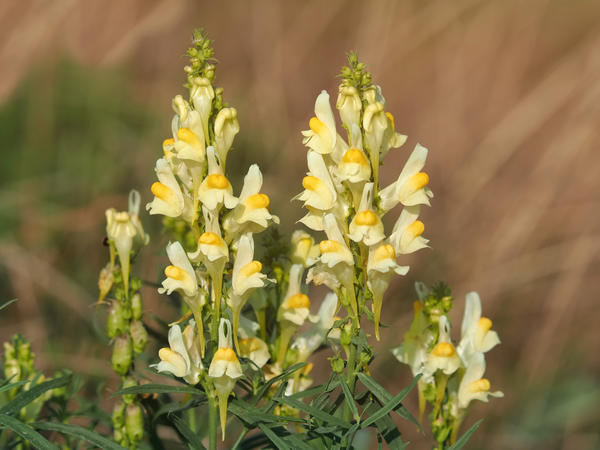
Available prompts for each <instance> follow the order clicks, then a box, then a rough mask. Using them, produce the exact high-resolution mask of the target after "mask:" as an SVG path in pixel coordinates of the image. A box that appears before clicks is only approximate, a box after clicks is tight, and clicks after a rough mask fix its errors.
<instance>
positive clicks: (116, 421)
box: [112, 402, 125, 430]
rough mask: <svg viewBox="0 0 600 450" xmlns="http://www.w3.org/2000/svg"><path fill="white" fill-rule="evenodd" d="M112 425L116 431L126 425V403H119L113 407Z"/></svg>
mask: <svg viewBox="0 0 600 450" xmlns="http://www.w3.org/2000/svg"><path fill="white" fill-rule="evenodd" d="M112 423H113V427H114V428H115V430H116V429H117V428H121V427H122V426H123V425H125V403H122V402H119V403H117V404H116V405H115V406H114V407H113V413H112Z"/></svg>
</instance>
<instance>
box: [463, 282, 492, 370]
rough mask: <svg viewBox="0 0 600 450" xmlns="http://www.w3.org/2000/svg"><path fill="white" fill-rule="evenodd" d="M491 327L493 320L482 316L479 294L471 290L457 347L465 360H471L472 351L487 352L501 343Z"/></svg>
mask: <svg viewBox="0 0 600 450" xmlns="http://www.w3.org/2000/svg"><path fill="white" fill-rule="evenodd" d="M491 328H492V321H491V320H490V319H488V318H487V317H481V300H480V298H479V294H477V292H469V293H468V294H467V299H466V306H465V313H464V316H463V321H462V328H461V340H460V342H459V344H458V348H457V350H458V354H459V355H460V357H461V359H462V360H463V361H467V360H469V359H470V355H471V354H472V353H475V352H480V353H486V352H488V351H490V350H491V349H492V348H494V347H495V346H496V345H498V344H499V343H500V338H499V337H498V333H496V332H495V331H493V330H492V329H491Z"/></svg>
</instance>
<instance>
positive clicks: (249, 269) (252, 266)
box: [240, 261, 262, 277]
mask: <svg viewBox="0 0 600 450" xmlns="http://www.w3.org/2000/svg"><path fill="white" fill-rule="evenodd" d="M261 270H262V264H261V263H260V261H251V262H249V263H248V264H246V265H245V266H244V267H242V268H241V269H240V275H243V276H245V277H249V276H251V275H254V274H255V273H258V272H260V271H261Z"/></svg>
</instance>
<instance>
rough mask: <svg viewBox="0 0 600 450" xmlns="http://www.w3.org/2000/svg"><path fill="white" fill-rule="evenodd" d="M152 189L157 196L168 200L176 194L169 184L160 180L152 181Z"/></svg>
mask: <svg viewBox="0 0 600 450" xmlns="http://www.w3.org/2000/svg"><path fill="white" fill-rule="evenodd" d="M150 191H151V192H152V193H153V194H154V196H155V197H157V198H160V199H161V200H164V201H168V199H170V198H172V197H173V196H174V195H175V194H174V193H173V191H172V190H171V188H170V187H169V186H166V185H164V184H162V183H161V182H160V181H155V182H154V183H152V186H150Z"/></svg>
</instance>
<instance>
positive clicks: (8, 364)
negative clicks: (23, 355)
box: [4, 342, 21, 381]
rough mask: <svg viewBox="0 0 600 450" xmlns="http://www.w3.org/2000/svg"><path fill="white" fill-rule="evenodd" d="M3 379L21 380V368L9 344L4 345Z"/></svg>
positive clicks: (12, 347) (13, 349)
mask: <svg viewBox="0 0 600 450" xmlns="http://www.w3.org/2000/svg"><path fill="white" fill-rule="evenodd" d="M4 378H6V379H7V380H11V381H19V380H20V379H21V367H20V366H19V360H18V359H17V352H16V351H15V347H14V346H13V345H12V344H11V343H10V342H5V343H4Z"/></svg>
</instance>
